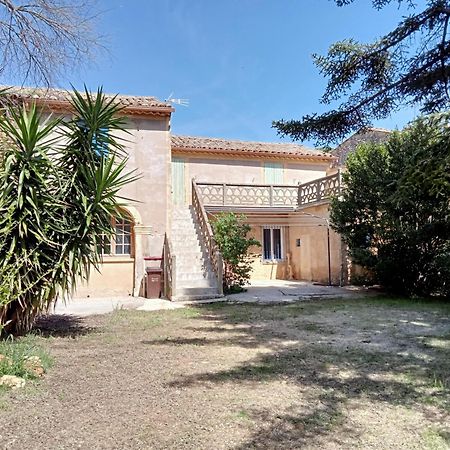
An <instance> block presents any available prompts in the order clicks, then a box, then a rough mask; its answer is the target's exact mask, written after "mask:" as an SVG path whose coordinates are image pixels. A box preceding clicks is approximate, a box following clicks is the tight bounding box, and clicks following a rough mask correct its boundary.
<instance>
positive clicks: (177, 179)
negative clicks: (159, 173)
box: [172, 158, 186, 205]
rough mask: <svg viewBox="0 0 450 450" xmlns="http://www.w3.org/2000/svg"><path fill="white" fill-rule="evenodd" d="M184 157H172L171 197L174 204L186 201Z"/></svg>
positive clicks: (181, 203)
mask: <svg viewBox="0 0 450 450" xmlns="http://www.w3.org/2000/svg"><path fill="white" fill-rule="evenodd" d="M184 177H185V175H184V159H182V158H172V198H173V203H174V204H175V205H183V204H184V203H185V202H186V186H185V178H184Z"/></svg>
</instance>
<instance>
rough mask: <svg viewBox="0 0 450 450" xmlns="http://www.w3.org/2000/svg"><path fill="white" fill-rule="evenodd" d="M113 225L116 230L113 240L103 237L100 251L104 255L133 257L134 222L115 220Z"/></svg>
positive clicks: (121, 219)
mask: <svg viewBox="0 0 450 450" xmlns="http://www.w3.org/2000/svg"><path fill="white" fill-rule="evenodd" d="M111 221H112V225H113V227H114V229H115V233H114V236H113V237H112V239H108V238H107V237H106V236H102V237H101V241H100V250H101V253H102V255H105V256H108V255H113V256H116V255H119V256H121V255H124V256H127V255H131V254H132V250H133V249H132V230H133V225H132V222H131V221H130V220H128V219H123V218H113V219H112V220H111Z"/></svg>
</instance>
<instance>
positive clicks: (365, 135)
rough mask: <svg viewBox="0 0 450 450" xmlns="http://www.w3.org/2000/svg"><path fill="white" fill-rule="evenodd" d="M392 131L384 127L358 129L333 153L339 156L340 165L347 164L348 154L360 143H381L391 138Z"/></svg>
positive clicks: (338, 162)
mask: <svg viewBox="0 0 450 450" xmlns="http://www.w3.org/2000/svg"><path fill="white" fill-rule="evenodd" d="M391 133H392V131H391V130H386V129H384V128H365V129H362V130H359V131H357V132H356V133H355V134H352V135H351V136H350V137H349V138H347V139H346V140H345V141H343V142H342V143H341V144H339V145H338V146H337V147H336V148H335V149H334V150H333V155H335V156H337V158H338V160H337V164H338V165H339V166H343V165H345V163H346V161H347V157H348V155H349V154H350V153H352V152H354V151H355V150H356V148H357V147H358V145H360V144H365V143H367V142H371V143H375V144H381V143H383V142H386V141H387V140H388V139H389V136H390V134H391Z"/></svg>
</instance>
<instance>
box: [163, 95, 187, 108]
mask: <svg viewBox="0 0 450 450" xmlns="http://www.w3.org/2000/svg"><path fill="white" fill-rule="evenodd" d="M165 101H166V102H168V103H172V104H174V105H180V106H186V108H187V107H188V106H189V100H188V99H187V98H173V92H171V93H170V95H169V97H167V98H166V100H165Z"/></svg>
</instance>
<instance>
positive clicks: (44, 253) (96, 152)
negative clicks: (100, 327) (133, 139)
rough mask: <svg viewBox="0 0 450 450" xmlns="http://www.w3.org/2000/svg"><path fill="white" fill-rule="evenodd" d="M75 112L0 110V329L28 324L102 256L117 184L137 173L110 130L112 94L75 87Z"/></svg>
mask: <svg viewBox="0 0 450 450" xmlns="http://www.w3.org/2000/svg"><path fill="white" fill-rule="evenodd" d="M71 103H72V108H73V110H74V112H75V113H74V118H73V119H72V120H70V121H69V122H63V121H61V120H59V119H50V120H47V121H44V120H43V118H42V116H41V114H40V113H39V112H38V111H37V110H36V108H35V107H31V109H29V110H27V109H25V108H23V109H19V110H16V109H14V108H9V109H8V111H7V113H6V114H4V115H2V116H0V132H2V133H3V134H4V135H5V136H6V140H5V141H4V143H3V147H4V148H3V149H2V150H3V152H4V155H3V159H2V161H1V162H0V277H1V280H0V281H1V283H0V284H1V285H2V287H1V288H0V331H1V330H3V332H6V333H11V334H20V333H24V332H26V331H28V330H29V329H30V328H31V326H32V325H33V322H34V319H35V317H36V316H37V315H38V314H40V313H41V312H43V311H45V310H46V309H47V308H48V307H49V306H50V305H51V304H52V303H53V302H54V301H55V300H56V299H57V298H58V296H59V295H65V294H68V293H70V292H71V291H72V290H73V289H74V288H75V287H76V285H77V282H78V281H79V280H81V279H87V278H88V276H89V272H90V270H91V268H93V267H94V268H95V267H97V266H98V264H99V262H100V261H101V253H100V247H101V245H100V244H101V240H102V236H106V237H110V236H112V234H113V232H114V230H113V228H112V225H111V217H112V216H117V215H120V206H121V202H120V197H119V196H118V191H119V190H120V189H121V188H122V187H123V186H124V185H125V184H127V183H129V182H131V181H133V180H134V179H135V177H134V175H133V174H131V173H125V171H124V169H125V165H126V161H127V159H126V157H124V154H123V148H122V145H121V144H120V143H119V142H118V141H117V139H115V138H114V133H115V132H116V131H117V130H120V129H122V126H123V119H122V118H120V116H118V115H117V113H118V112H119V110H120V108H119V106H117V104H116V103H115V101H114V99H107V98H106V97H105V96H104V95H103V93H102V92H101V91H99V92H98V93H97V95H91V94H89V93H88V92H86V94H85V95H81V94H79V93H78V92H75V93H74V94H73V96H72V101H71Z"/></svg>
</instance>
